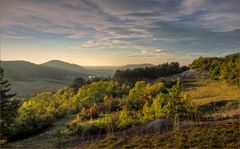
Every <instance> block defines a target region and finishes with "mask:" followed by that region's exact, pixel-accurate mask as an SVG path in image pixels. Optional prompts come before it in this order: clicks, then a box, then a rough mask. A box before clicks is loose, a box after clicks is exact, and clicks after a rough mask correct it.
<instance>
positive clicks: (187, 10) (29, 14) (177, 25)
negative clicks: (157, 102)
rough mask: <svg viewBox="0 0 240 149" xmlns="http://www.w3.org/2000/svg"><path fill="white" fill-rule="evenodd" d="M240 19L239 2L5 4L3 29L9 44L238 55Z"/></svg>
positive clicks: (137, 52)
mask: <svg viewBox="0 0 240 149" xmlns="http://www.w3.org/2000/svg"><path fill="white" fill-rule="evenodd" d="M239 14H240V4H239V1H238V0H171V1H169V0H116V1H113V0H101V1H99V0H59V1H45V0H43V1H28V0H21V1H19V0H11V1H9V0H2V1H1V10H0V17H1V23H0V25H1V34H2V36H3V37H4V38H5V39H9V40H11V39H23V40H29V39H36V40H40V39H42V38H49V37H52V36H53V37H52V38H54V40H58V39H60V38H65V39H66V41H65V42H68V41H70V40H72V41H74V44H72V45H71V46H70V47H71V48H70V49H75V50H77V49H89V48H92V49H99V50H106V51H107V50H111V49H113V48H114V50H116V49H118V50H119V52H121V50H122V53H126V52H125V51H126V50H127V49H131V48H133V49H135V50H134V52H133V53H131V52H130V54H129V56H130V57H131V56H132V55H133V56H134V55H135V56H136V55H138V56H145V57H146V56H148V57H154V56H159V55H160V54H163V53H164V52H167V53H172V54H175V53H178V54H180V53H193V54H194V53H202V52H203V53H212V52H215V53H217V52H219V51H222V50H223V49H225V51H229V49H231V51H236V50H237V47H239V46H240V42H239V38H240V37H239V33H240V19H239V18H240V17H239ZM9 31H10V32H11V33H10V34H9V33H7V32H9ZM43 35H44V37H43ZM59 42H62V41H59ZM76 43H78V44H76ZM162 49H164V50H162ZM165 56H168V57H169V58H170V56H169V55H165Z"/></svg>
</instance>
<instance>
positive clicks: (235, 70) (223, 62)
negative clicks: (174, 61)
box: [190, 53, 240, 85]
mask: <svg viewBox="0 0 240 149" xmlns="http://www.w3.org/2000/svg"><path fill="white" fill-rule="evenodd" d="M190 67H191V68H192V69H195V68H199V69H201V70H205V71H209V72H210V74H211V75H212V76H213V77H214V78H216V79H221V80H224V81H226V82H228V83H232V84H237V85H240V73H239V72H240V53H236V54H232V55H228V56H225V57H224V58H217V57H214V58H211V57H210V58H208V57H199V58H198V59H195V60H194V61H193V62H192V64H191V65H190Z"/></svg>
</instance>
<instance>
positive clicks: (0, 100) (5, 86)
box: [0, 67, 19, 139]
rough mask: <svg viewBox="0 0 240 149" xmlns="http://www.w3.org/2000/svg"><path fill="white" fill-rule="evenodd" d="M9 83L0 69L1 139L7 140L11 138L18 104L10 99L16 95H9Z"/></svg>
mask: <svg viewBox="0 0 240 149" xmlns="http://www.w3.org/2000/svg"><path fill="white" fill-rule="evenodd" d="M9 91H10V83H9V82H8V80H6V79H4V70H3V69H2V68H1V67H0V110H1V111H0V112H1V113H0V116H1V119H0V123H1V134H0V135H1V136H0V137H1V139H7V138H8V137H10V136H11V131H12V128H13V124H14V123H13V122H14V120H15V117H16V114H17V108H18V105H19V102H18V101H17V100H15V99H12V97H14V96H15V95H16V94H10V93H9Z"/></svg>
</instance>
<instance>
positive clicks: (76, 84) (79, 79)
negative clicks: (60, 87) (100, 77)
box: [70, 77, 86, 92]
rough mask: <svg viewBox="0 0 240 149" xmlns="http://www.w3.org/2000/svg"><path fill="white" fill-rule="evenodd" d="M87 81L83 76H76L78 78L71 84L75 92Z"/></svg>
mask: <svg viewBox="0 0 240 149" xmlns="http://www.w3.org/2000/svg"><path fill="white" fill-rule="evenodd" d="M85 83H86V82H85V80H84V79H83V78H82V77H76V78H75V79H74V80H73V82H72V84H71V86H70V87H71V88H73V89H74V91H75V92H77V91H78V89H79V88H80V87H81V86H83V85H84V84H85Z"/></svg>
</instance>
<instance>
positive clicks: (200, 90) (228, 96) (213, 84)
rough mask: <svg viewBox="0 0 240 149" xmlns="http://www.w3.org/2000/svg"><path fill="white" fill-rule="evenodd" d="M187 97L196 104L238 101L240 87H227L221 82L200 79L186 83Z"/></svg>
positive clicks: (239, 98)
mask: <svg viewBox="0 0 240 149" xmlns="http://www.w3.org/2000/svg"><path fill="white" fill-rule="evenodd" d="M185 90H186V95H187V97H188V98H189V99H190V100H191V101H192V102H194V103H196V104H206V103H209V102H215V101H222V100H240V87H239V86H235V85H229V84H227V83H225V82H223V81H218V80H211V79H201V80H197V81H192V82H188V84H187V85H186V88H185Z"/></svg>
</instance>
